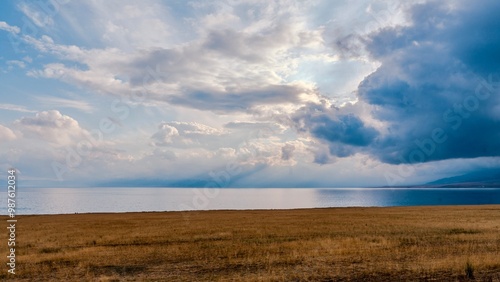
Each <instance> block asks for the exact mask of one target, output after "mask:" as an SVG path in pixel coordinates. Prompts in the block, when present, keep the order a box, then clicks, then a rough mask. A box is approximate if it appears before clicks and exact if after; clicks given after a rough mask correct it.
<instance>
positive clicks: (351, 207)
mask: <svg viewBox="0 0 500 282" xmlns="http://www.w3.org/2000/svg"><path fill="white" fill-rule="evenodd" d="M498 189H500V188H498ZM485 206H498V207H500V204H473V205H471V204H464V205H413V206H349V207H315V208H281V209H199V210H170V211H124V212H122V211H117V212H74V213H45V214H19V213H17V214H16V217H26V216H55V215H75V214H80V215H104V214H147V213H190V212H214V211H232V212H245V211H250V212H251V211H302V210H328V209H392V208H439V207H444V208H446V207H450V208H451V207H485ZM7 216H8V215H6V214H1V215H0V218H1V217H7Z"/></svg>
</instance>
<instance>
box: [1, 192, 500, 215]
mask: <svg viewBox="0 0 500 282" xmlns="http://www.w3.org/2000/svg"><path fill="white" fill-rule="evenodd" d="M6 202H7V192H6V191H4V192H2V193H0V203H4V204H2V205H1V207H0V212H1V214H7V204H6ZM483 204H500V188H438V189H436V188H303V189H297V188H265V189H264V188H254V189H250V188H231V189H230V188H224V189H214V188H210V189H204V188H149V187H148V188H146V187H142V188H114V187H113V188H110V187H106V188H18V191H17V197H16V213H17V214H21V215H22V214H64V213H65V214H67V213H88V212H138V211H180V210H216V209H294V208H320V207H373V206H376V207H388V206H422V205H483Z"/></svg>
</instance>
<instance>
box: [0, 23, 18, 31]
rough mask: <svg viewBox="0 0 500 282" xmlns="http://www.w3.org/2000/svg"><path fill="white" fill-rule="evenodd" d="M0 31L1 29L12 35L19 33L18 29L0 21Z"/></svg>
mask: <svg viewBox="0 0 500 282" xmlns="http://www.w3.org/2000/svg"><path fill="white" fill-rule="evenodd" d="M0 29H3V30H5V31H8V32H10V33H14V34H17V33H19V32H21V29H20V28H19V27H17V26H12V25H9V24H8V23H6V22H2V21H0Z"/></svg>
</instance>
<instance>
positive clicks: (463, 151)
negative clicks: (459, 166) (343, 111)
mask: <svg viewBox="0 0 500 282" xmlns="http://www.w3.org/2000/svg"><path fill="white" fill-rule="evenodd" d="M450 4H451V2H437V1H436V2H435V1H431V2H429V3H425V4H419V5H415V6H413V7H412V8H411V9H410V10H409V16H410V18H411V20H412V25H410V26H405V27H391V28H385V29H382V30H379V31H378V32H376V33H373V34H372V35H371V36H370V37H369V38H368V41H367V42H368V43H367V50H368V51H369V53H370V55H371V56H372V58H374V59H376V60H378V61H379V62H380V63H381V66H380V67H379V68H378V69H377V70H376V71H375V72H374V73H372V74H371V75H369V76H368V77H366V78H365V79H364V80H363V81H362V82H361V83H360V86H359V88H358V98H359V99H360V100H361V101H363V102H366V103H367V104H369V105H370V106H372V113H373V116H374V118H376V119H378V120H380V121H382V122H383V123H384V124H385V126H386V134H384V135H383V136H380V137H379V138H378V139H377V140H376V142H372V144H371V153H372V154H373V155H375V156H376V157H378V158H379V159H381V160H383V161H384V162H388V163H393V164H398V163H420V162H428V161H436V160H445V159H454V158H476V157H484V156H500V147H499V146H497V144H499V142H500V135H499V134H498V132H499V131H500V122H499V121H500V120H499V118H498V114H496V110H497V109H498V107H499V105H500V93H499V86H500V84H499V82H500V80H499V78H500V77H499V76H498V73H499V67H498V66H499V63H500V52H499V50H500V32H499V31H498V30H500V20H499V19H498V17H497V16H496V14H495V13H494V12H493V11H496V10H498V9H499V8H500V4H499V3H498V2H497V1H484V2H481V5H475V6H469V5H465V2H453V3H452V4H453V5H450ZM356 140H366V139H362V138H361V139H359V138H358V139H356ZM372 141H373V140H372Z"/></svg>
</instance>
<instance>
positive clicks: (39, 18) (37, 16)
mask: <svg viewBox="0 0 500 282" xmlns="http://www.w3.org/2000/svg"><path fill="white" fill-rule="evenodd" d="M18 7H19V9H20V10H21V11H22V12H23V13H24V15H25V16H26V17H28V19H30V20H31V21H32V22H33V23H34V24H36V25H37V26H39V27H44V26H50V25H53V24H54V21H53V19H52V18H51V17H50V15H49V14H47V12H46V10H43V9H40V8H41V7H37V6H35V5H33V4H28V3H26V2H23V3H21V4H19V5H18ZM45 8H47V7H45Z"/></svg>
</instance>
